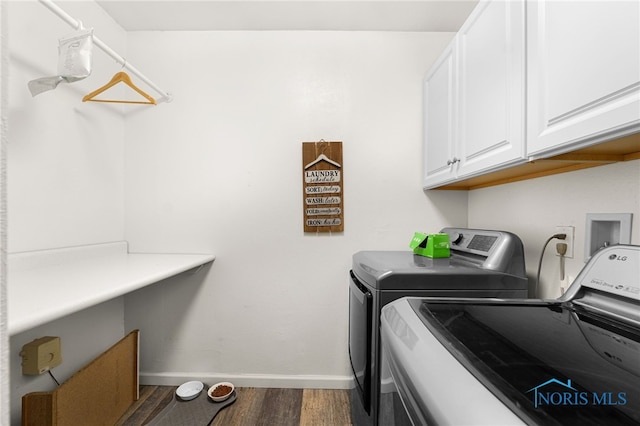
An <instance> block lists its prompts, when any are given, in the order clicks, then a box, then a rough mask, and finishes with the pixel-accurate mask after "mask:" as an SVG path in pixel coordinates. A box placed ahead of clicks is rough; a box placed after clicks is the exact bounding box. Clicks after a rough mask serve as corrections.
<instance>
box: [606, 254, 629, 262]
mask: <svg viewBox="0 0 640 426" xmlns="http://www.w3.org/2000/svg"><path fill="white" fill-rule="evenodd" d="M609 260H619V261H621V262H624V261H626V260H627V256H618V255H617V254H611V255H609Z"/></svg>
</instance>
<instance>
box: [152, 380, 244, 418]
mask: <svg viewBox="0 0 640 426" xmlns="http://www.w3.org/2000/svg"><path fill="white" fill-rule="evenodd" d="M207 389H208V388H207V387H206V386H205V389H204V390H203V391H202V392H201V393H200V395H198V397H197V398H195V399H192V400H191V401H183V400H181V399H180V398H178V397H177V396H176V395H175V394H174V395H173V401H171V402H170V403H169V405H167V406H166V407H165V408H164V409H163V410H162V411H161V412H160V413H158V415H157V416H156V417H155V418H154V419H153V420H152V421H151V422H150V423H149V426H200V425H202V426H207V425H209V423H211V421H212V420H213V418H214V417H215V416H216V415H217V414H218V412H220V410H222V409H223V408H225V407H227V406H229V405H231V404H233V403H234V402H235V401H236V391H235V390H234V391H233V393H232V394H231V396H230V397H229V398H227V399H226V400H224V401H222V402H213V401H212V400H211V399H210V398H209V397H208V396H207Z"/></svg>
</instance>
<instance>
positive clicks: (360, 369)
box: [349, 271, 373, 414]
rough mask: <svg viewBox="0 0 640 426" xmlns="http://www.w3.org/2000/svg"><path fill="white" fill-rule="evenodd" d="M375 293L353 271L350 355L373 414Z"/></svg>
mask: <svg viewBox="0 0 640 426" xmlns="http://www.w3.org/2000/svg"><path fill="white" fill-rule="evenodd" d="M372 313H373V295H372V294H371V292H370V291H369V290H368V289H367V287H366V286H365V285H364V284H362V283H361V282H360V281H358V278H356V276H355V275H354V274H353V271H351V280H350V282H349V359H350V360H351V369H352V370H353V375H354V379H355V382H356V386H357V388H358V392H359V394H360V396H361V397H362V402H363V404H364V409H365V410H366V412H367V414H371V342H372V339H373V336H372V328H373V325H372Z"/></svg>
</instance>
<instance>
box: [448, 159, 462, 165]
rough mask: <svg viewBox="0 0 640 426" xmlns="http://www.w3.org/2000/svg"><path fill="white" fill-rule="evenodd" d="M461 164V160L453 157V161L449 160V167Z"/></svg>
mask: <svg viewBox="0 0 640 426" xmlns="http://www.w3.org/2000/svg"><path fill="white" fill-rule="evenodd" d="M459 162H460V159H459V158H456V157H453V160H447V166H450V165H452V164H456V163H459Z"/></svg>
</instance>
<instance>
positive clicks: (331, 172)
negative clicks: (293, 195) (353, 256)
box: [302, 140, 344, 232]
mask: <svg viewBox="0 0 640 426" xmlns="http://www.w3.org/2000/svg"><path fill="white" fill-rule="evenodd" d="M342 184H343V167H342V142H326V141H324V140H321V141H320V142H302V187H303V190H302V192H303V214H304V232H342V231H344V207H343V203H344V194H343V185H342Z"/></svg>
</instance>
